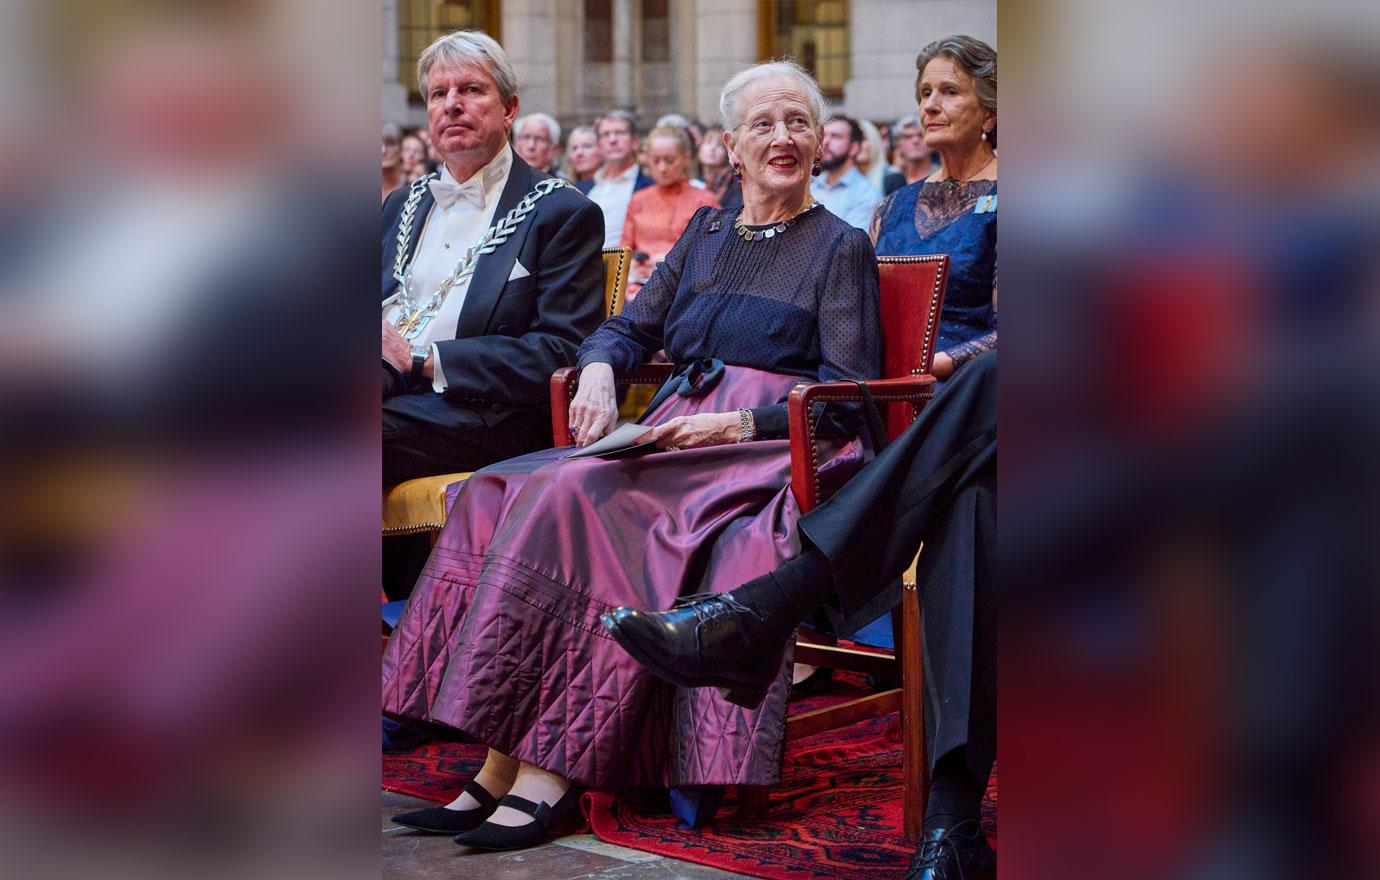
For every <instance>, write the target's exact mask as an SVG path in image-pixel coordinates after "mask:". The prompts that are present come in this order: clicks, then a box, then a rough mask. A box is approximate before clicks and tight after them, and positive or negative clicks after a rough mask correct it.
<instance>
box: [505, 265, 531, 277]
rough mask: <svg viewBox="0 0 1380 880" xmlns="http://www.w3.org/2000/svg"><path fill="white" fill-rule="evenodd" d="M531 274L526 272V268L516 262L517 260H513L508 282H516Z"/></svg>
mask: <svg viewBox="0 0 1380 880" xmlns="http://www.w3.org/2000/svg"><path fill="white" fill-rule="evenodd" d="M531 274H532V273H531V272H528V271H527V268H526V267H525V266H523V265H522V263H520V262H518V261H517V260H513V271H512V272H510V273H509V274H508V280H509V281H516V280H518V279H519V278H526V277H527V276H528V275H531Z"/></svg>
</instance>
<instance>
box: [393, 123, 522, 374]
mask: <svg viewBox="0 0 1380 880" xmlns="http://www.w3.org/2000/svg"><path fill="white" fill-rule="evenodd" d="M512 167H513V155H512V151H511V150H509V149H508V147H507V146H506V145H505V146H504V147H503V149H501V150H499V151H498V155H496V156H494V157H493V159H491V160H489V164H487V165H485V166H484V167H483V168H481V169H479V171H477V172H475V174H473V175H471V176H470V178H469V180H467V181H465V182H464V183H458V182H457V181H456V180H455V177H454V176H453V175H452V174H451V173H450V169H449V168H447V167H445V166H444V165H443V166H441V177H440V180H437V181H433V182H432V184H430V185H432V186H437V187H438V188H448V187H454V186H459V187H461V188H462V190H463V193H462V196H461V197H460V198H458V199H456V201H455V203H454V204H452V205H449V206H445V205H443V204H442V203H441V201H440V200H438V201H437V202H436V204H435V205H433V206H432V208H431V211H430V212H428V214H427V217H426V223H425V224H423V226H422V229H421V232H420V233H419V235H420V238H419V239H418V240H417V248H416V250H414V251H413V258H412V263H411V265H410V266H409V267H408V270H407V271H408V272H409V273H410V274H411V276H412V282H413V288H412V289H413V290H414V291H415V296H416V297H417V299H419V300H420V299H423V298H425V297H428V296H430V295H431V294H432V292H433V291H435V290H436V288H437V287H438V286H439V285H440V284H441V282H442V281H444V280H446V279H447V278H449V277H450V273H451V272H453V271H455V267H456V264H457V263H459V261H460V259H461V258H462V257H464V255H465V251H467V250H468V249H469V248H470V247H471V246H472V245H474V244H476V243H477V242H478V241H479V239H480V238H481V237H482V236H483V235H484V233H485V232H487V231H488V229H489V227H490V226H492V225H493V222H494V213H495V211H496V210H497V208H498V200H499V198H500V197H501V196H502V195H503V188H504V187H505V186H507V185H508V172H509V171H511V170H512ZM473 278H474V276H473V275H471V276H470V278H467V279H466V280H464V281H462V282H461V283H459V284H457V285H455V286H454V287H452V288H451V289H450V292H449V293H447V294H446V298H445V299H444V300H443V301H442V302H441V307H440V308H439V309H438V310H437V312H436V316H435V317H434V318H432V319H431V323H430V324H428V325H427V326H426V329H425V330H423V331H422V334H421V336H419V337H417V338H416V339H413V340H412V344H413V345H429V346H431V359H432V361H431V362H432V363H433V364H434V365H435V376H434V377H433V379H432V381H431V387H432V390H434V391H436V392H437V393H440V392H442V391H445V390H446V388H447V386H448V384H449V383H447V382H446V377H445V373H444V372H443V371H442V369H441V355H440V353H439V352H438V351H437V350H436V342H437V341H439V340H443V339H454V338H455V326H456V324H458V323H459V321H460V310H461V309H462V308H464V306H465V294H466V293H467V292H468V291H469V287H470V280H472V279H473ZM396 296H397V294H394V296H392V297H389V301H392V300H394V299H395V298H396ZM399 308H400V307H399V306H398V305H396V304H395V305H392V306H391V307H390V308H388V309H387V310H386V311H385V312H384V317H385V318H386V319H387V320H388V321H389V322H393V321H394V320H395V319H396V317H397V314H398V310H399Z"/></svg>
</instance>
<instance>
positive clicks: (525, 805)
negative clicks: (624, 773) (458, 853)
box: [455, 785, 583, 850]
mask: <svg viewBox="0 0 1380 880" xmlns="http://www.w3.org/2000/svg"><path fill="white" fill-rule="evenodd" d="M582 791H583V789H581V788H580V786H578V785H572V786H570V788H569V789H568V790H567V791H566V793H565V794H563V795H561V799H560V800H558V801H556V805H555V806H550V805H548V804H547V803H546V802H545V801H543V802H541V803H538V804H534V803H532V802H531V801H529V800H528V799H527V798H523V797H518V796H517V795H515V794H510V795H508V796H507V797H505V798H504V799H503V800H501V801H499V802H498V805H499V806H500V807H512V808H513V809H515V810H521V811H522V812H524V813H526V814H527V815H529V816H531V817H532V821H531V822H528V823H527V824H526V825H515V826H508V825H495V824H494V823H492V822H485V823H484V824H483V825H480V826H479V827H478V828H475V829H474V830H473V831H466V832H465V833H463V834H457V835H455V842H456V843H458V844H460V845H461V846H468V847H473V848H474V849H488V850H509V849H527V848H528V847H531V846H537V845H538V844H542V843H546V841H547V840H549V839H550V837H551V827H552V826H553V825H555V824H556V823H557V822H558V821H560V819H561V817H562V816H564V815H565V814H566V813H568V812H570V809H571V807H574V806H575V805H576V804H578V803H579V802H580V794H581V792H582Z"/></svg>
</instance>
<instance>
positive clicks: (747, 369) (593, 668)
mask: <svg viewBox="0 0 1380 880" xmlns="http://www.w3.org/2000/svg"><path fill="white" fill-rule="evenodd" d="M719 108H720V112H721V114H722V116H723V122H724V129H725V134H724V142H725V144H726V146H727V148H728V152H729V157H730V161H731V163H732V165H733V168H734V172H735V175H739V176H741V181H742V189H743V197H744V198H743V206H742V208H740V209H718V208H702V209H700V210H699V211H698V212H697V213H696V214H695V215H694V217H693V218H692V219H691V221H690V223H689V225H688V227H687V228H686V230H685V233H684V234H683V235H682V236H681V238H680V240H679V241H678V242H677V243H676V245H675V247H674V248H673V249H672V250H671V252H670V253H669V254H668V255H667V257H666V260H665V261H664V262H663V263H662V264H661V265H660V266H659V267H658V268H657V270H656V271H655V273H654V274H653V275H652V277H651V279H650V280H649V281H648V283H647V285H646V286H645V287H644V288H643V289H642V292H641V293H640V294H639V295H638V297H637V299H636V300H634V301H633V302H631V303H630V304H629V305H628V307H627V308H626V310H625V311H624V312H623V314H622V315H620V316H617V317H613V318H610V319H609V320H608V321H606V322H605V323H604V324H603V325H602V326H601V327H600V328H599V330H597V331H596V332H595V333H594V334H593V335H592V336H590V337H589V339H588V340H586V342H585V344H584V346H583V347H582V348H581V350H580V355H579V367H580V381H579V386H578V390H577V393H576V395H575V399H574V400H573V401H572V403H571V408H570V413H571V424H570V431H571V434H572V437H573V438H574V440H575V442H576V443H577V444H578V445H580V446H585V445H588V444H589V443H591V442H593V441H594V440H596V439H598V438H599V437H601V436H603V435H604V434H606V433H607V432H608V431H609V430H610V429H611V428H612V427H613V425H614V423H615V420H616V417H617V408H616V405H615V396H614V377H615V376H616V375H619V374H620V373H626V372H628V371H630V370H632V369H633V368H634V367H635V366H637V365H638V364H640V363H642V362H645V361H646V360H648V358H649V357H650V356H651V355H652V354H653V353H655V352H656V351H658V350H660V349H662V348H664V349H665V350H666V352H667V354H668V355H669V356H670V358H671V359H672V361H673V362H674V363H676V364H677V365H678V368H677V370H676V373H675V375H674V376H673V377H672V379H671V380H670V381H669V382H667V383H666V385H664V386H663V387H662V389H661V390H660V392H658V394H657V396H656V397H655V398H654V399H653V402H652V405H651V406H650V407H649V409H648V412H647V414H646V415H645V416H643V418H642V419H641V423H642V424H643V425H646V426H647V428H648V431H647V433H648V436H649V437H650V438H652V439H654V440H655V441H656V443H657V446H658V447H659V448H658V450H657V451H655V452H652V453H651V454H647V455H643V456H641V457H633V458H601V457H589V458H579V459H565V458H564V457H563V456H564V455H566V454H568V453H569V451H570V450H569V449H564V450H547V451H545V452H538V453H533V454H531V455H526V456H523V457H521V458H516V459H512V460H509V461H506V462H502V463H500V464H497V465H494V466H492V467H489V468H485V469H484V470H482V471H479V472H478V473H476V474H475V475H474V476H473V477H471V478H470V479H469V480H468V481H467V482H466V483H465V484H464V486H463V488H461V489H460V491H459V493H458V495H457V497H456V498H455V501H454V503H453V506H452V508H451V513H450V516H449V519H448V520H447V522H446V526H445V528H444V530H443V531H442V532H441V535H440V537H439V538H438V540H437V543H436V546H435V548H434V550H433V552H432V555H431V557H430V559H429V560H428V562H427V565H426V567H425V569H424V571H423V573H422V576H421V578H420V579H419V580H418V582H417V585H416V588H415V589H414V591H413V593H412V597H411V600H410V601H409V603H408V607H407V610H406V611H405V612H404V615H403V618H402V620H401V622H400V623H399V625H398V627H397V629H396V631H395V633H394V636H393V638H392V639H391V640H390V643H389V646H388V650H387V652H386V654H385V658H384V670H383V702H384V710H385V711H386V712H389V713H392V714H394V715H397V716H401V717H405V718H414V719H422V720H426V721H429V722H433V723H439V724H443V725H448V726H450V727H453V728H456V729H458V730H460V731H462V732H464V733H465V734H466V735H468V736H470V737H471V738H473V739H476V740H478V741H480V742H483V743H485V744H487V745H488V746H489V747H490V751H489V754H488V759H487V760H486V762H485V764H484V766H483V768H482V769H481V770H480V771H479V773H478V775H477V776H476V777H475V779H474V780H472V781H471V782H469V784H468V785H466V787H465V791H464V793H463V794H461V795H460V797H458V798H457V799H456V800H455V801H454V802H453V803H451V804H448V805H446V806H444V807H434V808H431V809H428V810H419V811H416V812H414V813H410V814H406V815H404V816H398V817H395V819H396V820H397V821H399V822H401V823H402V824H405V825H408V826H409V827H413V828H417V829H419V830H424V831H431V832H446V833H455V832H459V833H458V834H457V836H456V838H455V839H456V842H457V843H461V844H465V845H468V846H472V847H479V848H487V849H512V848H517V847H522V846H530V845H533V844H535V843H539V842H542V841H543V840H545V839H546V837H547V833H548V829H549V828H550V827H551V825H552V823H554V822H555V821H556V820H557V818H558V817H559V815H560V814H562V813H563V812H565V811H566V810H568V809H570V808H571V807H572V806H573V805H574V804H575V802H576V800H577V797H578V791H579V787H580V786H588V787H594V788H615V787H623V786H663V787H673V786H691V785H730V784H749V785H771V784H774V783H776V782H777V781H778V776H779V773H780V764H781V751H782V745H783V739H784V730H785V708H786V698H787V693H788V687H789V669H788V667H787V659H788V658H782V660H781V664H782V667H781V669H780V671H779V673H778V674H777V675H776V676H775V677H774V679H773V680H772V684H771V686H770V687H769V688H768V690H767V691H766V692H765V694H763V693H760V692H759V693H754V694H733V695H727V696H726V695H721V694H720V693H719V692H716V691H713V690H701V689H683V688H676V687H674V686H671V685H669V684H667V683H666V682H664V681H662V680H660V679H658V678H657V677H655V676H653V675H651V674H649V673H647V672H646V671H645V670H643V669H642V667H640V666H639V665H638V664H637V663H636V661H634V660H633V659H632V658H631V657H629V656H628V655H627V654H626V653H624V652H623V651H622V650H621V649H620V648H619V647H618V646H617V645H616V643H615V642H614V641H613V640H612V638H611V637H610V636H609V634H608V633H607V632H606V631H605V630H604V629H603V628H602V627H601V626H600V624H599V616H600V615H601V614H602V613H603V612H605V611H609V610H611V609H613V608H615V607H618V606H620V605H630V606H634V607H641V608H668V607H670V606H671V605H672V603H673V602H675V601H676V599H677V598H678V597H681V596H684V595H687V594H692V593H699V592H704V591H709V592H722V591H726V590H730V589H732V588H733V587H734V586H736V585H738V584H740V583H742V582H743V581H744V580H747V579H750V578H752V577H756V576H759V575H762V574H764V573H766V572H767V571H770V570H772V569H774V568H776V567H777V566H778V565H780V564H781V563H782V562H784V561H786V560H788V559H790V558H792V557H794V556H795V555H796V554H797V553H798V552H799V550H800V544H799V540H798V538H797V536H796V530H795V522H796V520H797V518H798V516H799V511H798V509H797V508H796V506H795V502H794V499H793V497H792V496H791V493H790V486H789V484H790V460H789V449H788V445H789V444H788V441H787V439H786V435H787V431H786V405H785V400H786V397H787V395H788V394H789V392H790V390H791V388H793V387H794V386H795V385H796V384H797V383H799V382H803V381H831V380H837V379H842V378H872V377H875V376H876V375H877V374H878V371H879V365H880V353H879V350H878V341H879V339H880V331H879V323H880V316H879V301H878V281H877V266H876V260H875V257H874V256H873V250H872V246H871V243H870V241H869V239H868V237H867V235H866V234H865V233H863V232H862V231H861V230H857V229H855V228H853V227H852V226H850V225H849V224H847V223H845V222H843V221H842V220H840V219H839V218H837V217H835V216H833V215H832V214H830V213H829V212H828V211H827V210H825V209H824V208H822V207H818V206H816V205H815V203H814V202H813V200H812V199H811V198H810V190H809V180H810V175H811V173H812V170H814V169H816V168H817V167H818V166H817V164H816V160H817V159H818V156H819V149H820V135H821V132H820V124H821V123H820V120H821V118H822V116H823V114H824V109H825V107H824V99H823V97H822V95H821V94H820V91H819V87H818V86H817V85H816V84H815V82H814V80H813V79H811V78H810V76H809V75H808V74H807V73H805V72H804V71H803V70H801V69H800V68H799V67H797V66H795V65H794V64H791V63H788V62H776V63H769V64H762V65H758V66H756V67H753V68H749V69H748V70H745V71H743V72H741V73H739V74H738V75H737V76H735V77H733V79H731V80H730V81H729V82H728V84H727V85H726V86H725V87H724V90H723V93H722V95H721V96H720V99H719ZM816 173H817V172H816ZM826 417H827V420H828V422H829V425H830V426H832V428H833V438H834V439H833V441H832V442H831V443H830V444H829V446H828V448H827V449H824V450H822V453H821V460H822V461H826V462H827V463H826V464H825V465H824V467H825V468H826V469H827V468H830V467H834V468H839V469H847V468H850V467H856V466H859V465H860V464H861V462H862V461H864V460H865V459H866V458H868V457H869V456H870V450H869V449H868V448H867V444H866V443H865V442H864V441H863V440H862V439H860V438H858V437H857V436H855V435H856V434H857V425H858V424H859V423H860V422H861V419H860V418H858V414H857V413H855V412H846V411H845V412H839V413H832V414H826Z"/></svg>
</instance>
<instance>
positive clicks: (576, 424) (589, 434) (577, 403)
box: [570, 363, 618, 446]
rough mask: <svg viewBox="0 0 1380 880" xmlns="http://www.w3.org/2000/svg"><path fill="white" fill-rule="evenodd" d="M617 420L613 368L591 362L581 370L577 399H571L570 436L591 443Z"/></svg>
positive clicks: (576, 390)
mask: <svg viewBox="0 0 1380 880" xmlns="http://www.w3.org/2000/svg"><path fill="white" fill-rule="evenodd" d="M617 422H618V401H617V399H616V397H615V394H614V385H613V367H611V366H609V365H608V364H599V363H594V364H589V365H587V366H586V367H585V368H584V369H583V370H581V371H580V383H579V385H578V387H577V388H576V389H575V398H574V399H573V400H571V401H570V436H571V437H572V438H573V439H574V440H575V445H576V446H588V445H589V444H591V443H593V442H594V441H595V440H598V439H599V438H600V437H602V436H604V435H605V434H607V433H608V432H609V429H610V428H612V427H613V426H614V425H615V424H617Z"/></svg>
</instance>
